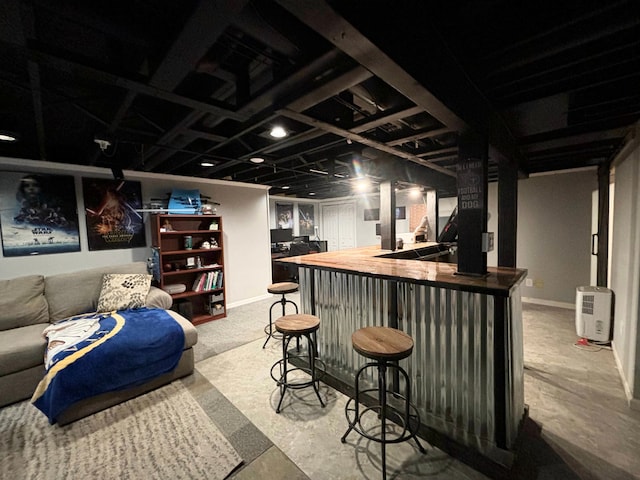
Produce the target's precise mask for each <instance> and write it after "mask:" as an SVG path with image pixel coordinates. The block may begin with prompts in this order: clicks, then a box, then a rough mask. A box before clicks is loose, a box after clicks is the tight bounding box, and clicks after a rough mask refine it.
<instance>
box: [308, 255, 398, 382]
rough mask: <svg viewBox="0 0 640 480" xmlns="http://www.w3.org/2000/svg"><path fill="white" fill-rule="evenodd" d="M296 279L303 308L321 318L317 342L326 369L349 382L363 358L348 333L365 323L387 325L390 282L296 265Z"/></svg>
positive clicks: (363, 361)
mask: <svg viewBox="0 0 640 480" xmlns="http://www.w3.org/2000/svg"><path fill="white" fill-rule="evenodd" d="M299 282H300V293H301V302H302V308H303V310H302V311H305V312H315V315H317V316H318V317H319V318H320V331H319V335H318V345H319V352H320V356H321V358H322V359H323V361H324V362H325V365H326V367H327V370H328V371H330V373H331V374H332V375H334V376H336V377H337V378H340V379H341V380H343V381H345V382H347V383H349V384H350V383H352V382H353V379H354V377H355V372H356V371H357V370H358V369H359V368H360V367H361V366H362V365H364V363H366V359H365V358H364V357H362V356H361V355H358V354H357V353H356V352H355V351H354V350H353V348H352V346H351V334H352V333H353V332H355V331H356V330H358V329H359V328H362V327H366V326H372V325H381V326H388V325H389V323H388V322H389V313H388V312H389V282H387V281H385V280H382V279H379V278H372V277H365V276H360V275H350V274H345V273H340V272H331V271H326V270H318V269H311V268H300V269H299ZM311 298H313V299H314V300H315V302H312V301H311ZM372 373H373V372H372ZM376 381H377V377H376Z"/></svg>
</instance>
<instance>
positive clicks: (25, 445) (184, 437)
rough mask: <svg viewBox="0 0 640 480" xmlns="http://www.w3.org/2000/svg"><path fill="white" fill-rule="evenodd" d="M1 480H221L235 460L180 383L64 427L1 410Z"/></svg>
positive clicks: (33, 412)
mask: <svg viewBox="0 0 640 480" xmlns="http://www.w3.org/2000/svg"><path fill="white" fill-rule="evenodd" d="M0 432H1V435H2V441H1V442H0V458H1V459H2V461H1V462H0V478H11V479H36V478H37V479H38V480H41V479H42V480H48V479H51V480H53V479H60V478H65V479H83V480H86V479H88V478H100V479H101V480H108V479H124V478H136V479H137V478H145V479H146V478H150V479H151V478H152V479H169V478H170V479H199V478H206V479H223V478H225V477H226V476H227V475H229V473H230V472H231V471H233V470H234V469H235V468H236V467H237V466H238V465H239V464H240V463H241V462H242V459H241V458H240V456H239V455H238V453H237V452H236V451H235V449H234V448H233V447H232V446H231V444H229V442H228V441H227V440H226V439H225V438H224V436H223V435H222V434H221V433H220V431H219V430H218V428H217V427H216V426H215V425H214V424H213V422H212V421H211V420H210V419H209V417H208V416H207V414H206V413H205V412H204V411H203V410H202V408H201V407H200V405H199V404H198V403H197V402H196V400H195V399H194V398H193V397H192V395H191V394H190V393H189V391H188V390H187V388H186V387H185V386H184V385H183V384H182V382H180V381H176V382H173V383H171V384H169V385H166V386H164V387H162V388H159V389H157V390H154V391H152V392H150V393H147V394H146V395H142V396H140V397H137V398H134V399H132V400H129V401H127V402H125V403H122V404H120V405H117V406H115V407H112V408H109V409H107V410H104V411H102V412H98V413H96V414H94V415H92V416H90V417H86V418H83V419H81V420H78V421H76V422H74V423H72V424H70V425H67V426H64V427H59V426H57V425H49V423H48V421H47V419H46V417H45V416H44V415H43V414H42V413H40V411H38V410H37V409H36V408H35V407H34V406H33V405H31V403H29V402H28V401H24V402H20V403H17V404H14V405H10V406H8V407H5V408H3V409H0Z"/></svg>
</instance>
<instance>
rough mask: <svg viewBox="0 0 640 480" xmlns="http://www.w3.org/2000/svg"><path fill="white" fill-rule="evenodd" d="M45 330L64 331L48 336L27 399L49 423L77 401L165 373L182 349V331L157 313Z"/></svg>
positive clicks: (128, 313)
mask: <svg viewBox="0 0 640 480" xmlns="http://www.w3.org/2000/svg"><path fill="white" fill-rule="evenodd" d="M67 322H76V323H67ZM83 324H84V325H86V326H85V327H81V326H80V325H83ZM49 329H53V330H58V331H60V332H62V331H66V332H69V333H68V334H66V336H60V335H59V336H58V338H62V340H56V341H53V342H52V338H53V335H52V336H51V337H49V352H53V353H54V354H53V355H51V356H50V358H48V359H47V361H46V369H47V373H46V375H45V376H44V378H43V379H42V380H41V381H40V383H39V384H38V387H37V388H36V391H35V393H34V394H33V397H32V399H31V401H32V403H33V404H34V405H35V406H36V407H37V408H38V409H40V410H41V411H42V412H43V413H44V414H45V415H46V416H47V417H48V419H49V423H51V424H53V423H55V422H56V419H57V417H58V415H60V413H62V412H63V411H64V410H66V409H67V408H68V407H70V406H71V405H73V404H74V403H76V402H78V401H80V400H83V399H85V398H89V397H93V396H95V395H98V394H101V393H105V392H110V391H114V390H123V389H126V388H129V387H133V386H136V385H140V384H142V383H145V382H146V381H148V380H151V379H153V378H155V377H157V376H158V375H161V374H163V373H166V372H170V371H171V370H173V369H174V368H176V366H177V365H178V362H179V360H180V357H181V355H182V351H183V349H184V331H183V330H182V327H180V325H179V324H178V322H176V321H175V320H174V319H173V318H172V317H171V316H170V315H169V314H168V313H167V312H166V311H165V310H161V309H149V308H139V309H132V310H121V311H118V312H112V313H106V314H98V313H96V314H89V315H80V316H76V317H72V318H70V319H66V320H64V321H62V322H59V323H56V324H55V325H52V326H51V327H48V329H47V330H49ZM65 329H66V330H65ZM80 331H82V333H78V332H80ZM54 333H56V332H54ZM70 338H71V339H72V340H71V341H70V340H69V339H70ZM63 343H64V345H62V344H63ZM61 345H62V347H61ZM61 348H62V349H61ZM55 350H57V351H55Z"/></svg>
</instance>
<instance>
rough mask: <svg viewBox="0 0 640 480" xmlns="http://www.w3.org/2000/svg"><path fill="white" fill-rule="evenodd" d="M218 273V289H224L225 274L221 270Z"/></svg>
mask: <svg viewBox="0 0 640 480" xmlns="http://www.w3.org/2000/svg"><path fill="white" fill-rule="evenodd" d="M216 273H218V278H217V279H216V288H222V274H223V273H224V272H223V271H222V270H219V271H218V272H216Z"/></svg>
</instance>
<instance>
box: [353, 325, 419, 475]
mask: <svg viewBox="0 0 640 480" xmlns="http://www.w3.org/2000/svg"><path fill="white" fill-rule="evenodd" d="M351 344H352V345H353V349H354V350H355V351H356V352H358V353H359V354H360V355H362V356H364V357H366V358H369V359H371V360H373V361H372V362H368V363H366V364H365V365H364V366H363V367H362V368H360V369H359V370H358V373H357V374H356V379H355V397H353V398H351V399H349V401H348V402H347V404H346V406H345V409H344V410H345V415H346V417H347V421H348V422H349V428H348V429H347V431H346V432H345V434H344V435H343V436H342V438H341V439H340V440H341V442H342V443H345V442H346V441H347V435H349V433H351V431H352V430H355V431H356V432H357V433H359V434H360V435H362V436H363V437H365V438H368V439H369V440H373V441H374V442H378V443H380V445H381V450H382V478H383V479H386V478H387V471H386V467H387V460H386V445H387V444H388V443H400V442H404V441H407V440H410V439H412V438H413V439H414V440H415V442H416V444H417V445H418V449H419V450H420V452H422V453H425V450H424V448H423V447H422V445H421V444H420V441H419V440H418V437H417V436H416V434H417V432H418V430H419V428H420V415H419V413H418V411H417V410H416V408H415V407H414V406H413V405H412V404H411V385H410V382H409V376H408V375H407V372H406V371H405V370H404V369H403V368H402V367H400V366H399V365H398V364H397V363H390V362H398V361H399V360H402V359H404V358H407V357H408V356H409V355H411V352H412V351H413V339H412V338H411V337H410V336H409V335H407V334H406V333H404V332H402V331H400V330H396V329H395V328H389V327H364V328H361V329H359V330H356V331H355V332H354V333H353V334H352V335H351ZM370 368H377V370H378V385H377V386H376V388H369V389H364V390H360V376H361V375H362V374H363V373H364V372H365V371H366V370H367V369H370ZM387 369H392V370H395V371H396V372H398V375H402V376H403V377H404V384H405V389H404V393H403V394H401V393H399V392H397V391H394V390H390V389H389V388H388V385H387ZM399 383H400V382H398V388H396V390H399ZM370 392H377V399H375V400H373V402H374V404H373V405H371V406H369V407H366V408H361V406H360V396H361V395H363V394H367V393H370ZM374 395H375V394H374ZM374 395H373V396H374ZM389 399H391V401H392V403H393V404H395V405H390V404H389ZM376 402H377V403H376ZM370 411H371V412H375V413H376V414H377V417H378V418H379V419H380V422H381V427H382V430H381V433H380V435H379V436H377V435H373V434H370V433H367V431H366V430H365V428H364V427H363V425H362V423H361V422H362V419H363V417H364V415H365V414H366V413H367V412H370ZM387 420H391V421H392V422H394V423H396V424H397V425H398V426H399V427H400V428H402V432H401V433H396V432H394V433H392V437H391V438H387V431H386V429H387Z"/></svg>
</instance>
